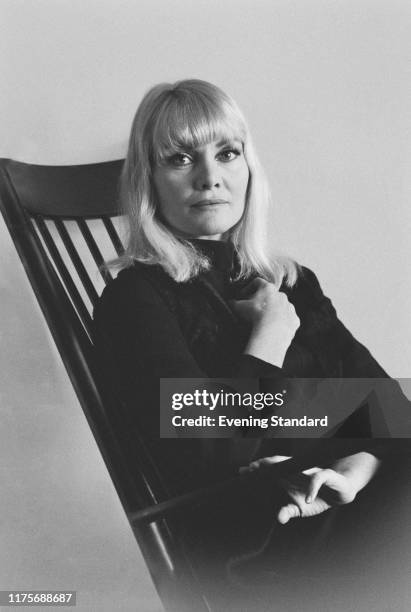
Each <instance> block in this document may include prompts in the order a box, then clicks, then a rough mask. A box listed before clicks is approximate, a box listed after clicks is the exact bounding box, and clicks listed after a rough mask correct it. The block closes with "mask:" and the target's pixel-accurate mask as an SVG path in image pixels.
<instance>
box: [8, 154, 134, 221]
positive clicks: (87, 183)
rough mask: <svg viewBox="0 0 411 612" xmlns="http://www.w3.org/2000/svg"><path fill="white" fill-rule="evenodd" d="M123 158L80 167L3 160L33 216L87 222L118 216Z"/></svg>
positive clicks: (10, 177)
mask: <svg viewBox="0 0 411 612" xmlns="http://www.w3.org/2000/svg"><path fill="white" fill-rule="evenodd" d="M123 161H124V160H122V159H117V160H113V161H108V162H101V163H97V164H81V165H76V166H43V165H37V164H27V163H25V162H18V161H14V160H10V159H2V160H0V164H1V166H2V167H3V168H4V169H5V171H6V172H7V174H8V176H9V179H10V181H11V183H12V184H13V186H14V188H15V190H16V192H17V195H18V197H19V200H20V202H22V203H23V205H24V208H25V210H26V211H27V212H28V213H29V214H31V215H34V214H36V215H42V216H43V217H46V218H59V217H64V218H65V219H76V218H78V217H81V218H83V219H93V218H101V217H102V216H110V217H113V216H118V215H120V214H121V211H120V206H119V193H118V183H119V179H120V174H121V170H122V167H123Z"/></svg>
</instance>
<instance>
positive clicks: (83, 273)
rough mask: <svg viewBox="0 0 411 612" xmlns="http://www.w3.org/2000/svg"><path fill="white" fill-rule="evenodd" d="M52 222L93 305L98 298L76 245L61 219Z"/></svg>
mask: <svg viewBox="0 0 411 612" xmlns="http://www.w3.org/2000/svg"><path fill="white" fill-rule="evenodd" d="M54 224H55V226H56V228H57V231H58V233H59V235H60V238H61V239H62V241H63V244H64V246H65V247H66V249H67V253H68V254H69V256H70V259H71V261H72V262H73V265H74V267H75V269H76V272H77V274H78V276H79V278H80V280H81V282H82V283H83V287H84V289H85V290H86V292H87V295H88V297H89V298H90V301H91V303H92V304H93V306H94V305H95V304H96V303H97V300H98V293H97V291H96V289H95V287H94V285H93V283H92V282H91V280H90V277H89V275H88V273H87V270H86V268H85V266H84V264H83V262H82V260H81V258H80V256H79V254H78V253H77V250H76V247H75V246H74V243H73V241H72V239H71V237H70V234H69V233H68V231H67V229H66V226H65V225H64V223H63V222H62V221H59V220H57V219H56V220H54Z"/></svg>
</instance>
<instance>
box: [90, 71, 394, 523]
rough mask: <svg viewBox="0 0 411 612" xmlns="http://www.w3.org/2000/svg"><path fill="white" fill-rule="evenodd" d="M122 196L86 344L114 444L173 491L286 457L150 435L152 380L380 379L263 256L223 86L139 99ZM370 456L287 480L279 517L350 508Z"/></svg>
mask: <svg viewBox="0 0 411 612" xmlns="http://www.w3.org/2000/svg"><path fill="white" fill-rule="evenodd" d="M121 199H122V203H123V206H124V208H125V212H126V214H127V216H128V219H129V236H128V243H127V248H126V251H125V253H124V256H122V257H121V258H120V259H119V260H118V261H117V262H116V263H117V265H118V266H119V267H121V268H122V270H121V272H120V273H119V274H118V276H117V278H116V279H115V280H114V281H113V282H112V283H111V284H110V285H109V286H108V287H107V288H106V289H105V291H104V292H103V295H102V297H101V300H100V303H99V304H98V306H97V308H96V311H95V323H96V343H97V345H98V347H99V348H100V351H101V353H102V354H104V355H105V357H104V361H105V367H106V368H107V369H108V370H109V371H110V372H111V373H112V375H113V376H114V377H115V379H116V384H117V386H118V388H119V392H120V393H121V395H122V399H123V404H124V406H125V411H124V414H123V415H121V422H122V428H123V433H122V435H123V437H124V439H126V438H127V439H128V441H129V446H130V447H132V438H133V431H136V430H137V429H139V430H140V431H141V430H143V431H144V432H145V435H146V439H147V443H148V444H149V445H151V447H152V449H153V452H154V453H155V454H156V456H157V458H158V465H159V466H160V471H161V472H162V474H163V476H164V477H165V480H166V482H167V483H168V485H169V487H170V489H171V490H173V491H177V492H178V491H181V490H184V489H185V488H186V486H189V487H191V486H195V484H198V483H200V482H202V481H203V480H204V479H208V480H210V479H211V480H212V479H213V478H216V477H221V476H222V475H224V476H226V475H229V474H230V473H231V472H232V470H233V469H235V470H238V468H239V467H240V465H241V464H244V462H252V463H251V468H250V469H256V468H258V467H260V466H261V465H265V464H267V463H270V462H277V461H279V460H282V459H285V458H287V455H288V454H290V452H289V451H288V452H287V448H285V447H284V446H281V445H279V444H278V442H277V444H275V443H274V442H272V443H270V444H271V446H270V445H268V447H267V444H265V445H264V444H263V445H260V446H259V445H257V448H256V447H255V446H254V447H253V449H252V452H250V451H249V447H247V448H248V451H246V453H245V456H242V457H241V452H240V453H237V454H236V453H235V452H234V453H233V452H232V447H231V450H229V451H227V447H228V445H227V444H226V441H224V440H217V441H216V442H215V443H214V444H212V443H210V445H211V448H210V445H209V446H207V444H206V443H204V442H201V441H198V440H195V441H193V440H178V441H169V440H159V439H158V431H159V429H158V427H159V426H158V410H159V408H158V403H157V398H158V389H159V379H160V378H179V377H180V378H201V379H205V378H212V377H233V378H243V377H245V378H247V377H248V378H264V379H269V380H271V381H276V380H277V381H278V380H281V379H282V378H283V377H301V378H311V377H320V378H325V377H358V378H360V377H364V378H378V377H386V376H387V375H386V373H385V372H384V370H383V369H382V368H381V367H380V366H379V365H378V364H377V363H376V361H375V360H374V359H373V357H372V356H371V355H370V353H369V352H368V351H367V349H366V348H365V347H363V346H362V345H361V344H360V343H358V342H357V341H356V340H355V339H354V338H353V337H352V335H351V334H350V333H349V332H348V331H347V329H346V328H345V327H344V326H343V325H342V324H341V323H340V321H339V320H338V319H337V317H336V313H335V310H334V308H333V306H332V304H331V302H330V301H329V300H328V299H327V298H326V297H325V296H324V295H323V293H322V291H321V288H320V285H319V283H318V281H317V278H316V277H315V275H314V274H313V272H311V271H310V270H308V269H306V268H303V267H300V266H298V265H297V264H296V263H295V262H293V261H292V260H290V259H287V258H280V257H274V256H273V255H272V254H270V251H269V249H268V240H267V236H266V227H267V214H268V212H269V207H270V199H269V191H268V187H267V182H266V180H265V178H264V175H263V171H262V169H261V167H260V164H259V162H258V159H257V156H256V153H255V150H254V147H253V144H252V140H251V137H250V134H249V130H248V128H247V124H246V122H245V120H244V117H243V115H242V113H241V112H240V110H239V108H238V106H237V105H236V103H235V102H234V101H233V100H232V99H231V98H230V97H229V96H228V95H227V94H225V93H224V92H223V91H222V90H221V89H219V88H217V87H216V86H214V85H212V84H210V83H207V82H205V81H200V80H195V79H192V80H185V81H180V82H177V83H175V84H160V85H157V86H155V87H153V88H152V89H151V90H150V91H149V92H148V93H147V94H146V95H145V97H144V98H143V100H142V102H141V104H140V106H139V108H138V110H137V113H136V116H135V119H134V122H133V126H132V130H131V135H130V141H129V149H128V154H127V159H126V161H125V165H124V170H123V175H122V179H121ZM238 445H240V444H239V443H238ZM240 446H241V445H240ZM267 448H268V453H267ZM294 449H295V444H294ZM247 452H248V453H249V454H248V456H247ZM267 454H270V455H272V456H271V457H264V456H263V455H267ZM376 454H377V453H370V452H365V451H364V452H359V453H352V454H351V453H348V452H347V455H346V456H345V457H344V458H342V459H340V460H339V461H337V462H335V463H334V464H333V465H329V466H324V469H320V468H314V469H313V470H311V471H309V472H308V473H306V474H305V478H304V480H303V481H302V479H301V476H300V477H298V478H297V479H296V481H295V482H293V483H291V484H290V483H288V485H287V486H288V489H289V494H290V497H291V499H290V500H289V502H287V503H285V504H284V505H283V506H282V507H281V508H279V509H278V514H277V516H278V520H279V522H281V523H287V522H288V521H289V520H290V519H291V518H294V517H299V516H302V517H304V516H311V515H313V514H318V513H321V512H322V511H323V510H325V509H327V508H329V507H330V504H331V503H332V502H331V501H330V500H331V499H332V500H333V501H334V503H337V504H345V503H348V502H351V501H352V500H353V499H354V498H355V496H356V494H357V493H358V491H360V490H361V489H362V488H363V487H365V485H367V483H368V482H369V481H370V480H371V478H372V477H373V476H374V474H375V473H376V471H377V468H378V465H379V459H378V458H377V456H376ZM233 456H234V459H233ZM239 456H240V459H239ZM297 481H298V483H297ZM321 487H323V489H322V491H321V495H322V493H323V492H324V491H325V492H326V495H325V497H324V498H323V497H321V495H320V494H319V491H320V488H321ZM326 499H327V501H326Z"/></svg>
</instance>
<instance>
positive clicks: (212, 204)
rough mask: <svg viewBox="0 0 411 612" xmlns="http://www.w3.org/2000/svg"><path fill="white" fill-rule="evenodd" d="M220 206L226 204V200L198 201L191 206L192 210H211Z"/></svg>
mask: <svg viewBox="0 0 411 612" xmlns="http://www.w3.org/2000/svg"><path fill="white" fill-rule="evenodd" d="M221 204H228V202H227V200H200V201H199V202H196V203H195V204H193V205H192V206H193V208H211V207H215V206H220V205H221Z"/></svg>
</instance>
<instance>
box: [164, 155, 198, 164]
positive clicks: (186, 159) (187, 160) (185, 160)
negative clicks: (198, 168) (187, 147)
mask: <svg viewBox="0 0 411 612" xmlns="http://www.w3.org/2000/svg"><path fill="white" fill-rule="evenodd" d="M167 161H168V163H169V164H171V165H172V166H188V165H189V164H191V162H192V159H191V157H190V156H189V155H187V153H175V154H174V155H172V156H171V157H169V158H168V160H167Z"/></svg>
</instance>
